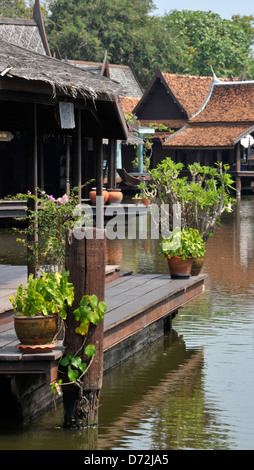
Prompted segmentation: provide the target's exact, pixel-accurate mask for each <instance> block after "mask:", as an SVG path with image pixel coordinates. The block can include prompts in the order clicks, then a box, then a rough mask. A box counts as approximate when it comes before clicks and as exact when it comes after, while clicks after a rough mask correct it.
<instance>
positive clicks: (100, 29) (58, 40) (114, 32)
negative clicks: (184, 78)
mask: <svg viewBox="0 0 254 470" xmlns="http://www.w3.org/2000/svg"><path fill="white" fill-rule="evenodd" d="M48 8H49V12H50V13H49V16H48V19H47V21H46V31H47V36H48V40H49V43H50V47H51V48H52V49H53V50H54V49H55V47H56V46H58V47H59V50H60V53H61V55H62V57H68V58H70V59H78V60H85V61H96V62H101V61H102V60H103V58H104V54H105V50H106V51H107V54H108V58H109V62H110V63H114V64H123V65H126V64H129V63H132V65H133V67H134V69H135V72H136V74H137V76H138V78H139V80H140V83H141V84H143V85H145V84H147V83H148V81H149V80H150V79H151V74H152V73H153V72H154V71H155V69H156V67H157V66H160V67H161V68H162V69H165V68H167V70H171V71H179V72H180V71H181V70H183V69H184V66H183V61H182V60H181V56H182V54H181V47H180V44H179V40H177V41H176V40H175V39H174V35H173V29H174V28H172V29H171V30H170V31H169V30H168V29H166V28H165V27H164V26H163V24H162V22H161V18H159V17H156V16H152V15H151V12H152V11H153V9H154V4H153V2H152V0H134V1H132V2H129V1H128V0H97V1H93V2H92V1H89V0H51V1H49V5H48Z"/></svg>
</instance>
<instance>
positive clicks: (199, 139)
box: [163, 124, 253, 148]
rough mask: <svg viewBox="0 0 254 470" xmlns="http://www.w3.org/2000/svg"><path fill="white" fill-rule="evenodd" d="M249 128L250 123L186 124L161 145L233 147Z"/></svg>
mask: <svg viewBox="0 0 254 470" xmlns="http://www.w3.org/2000/svg"><path fill="white" fill-rule="evenodd" d="M251 130H253V128H252V127H250V124H230V125H229V124H228V125H222V124H215V125H204V124H203V125H202V124H200V125H195V126H194V125H187V126H186V127H184V128H182V129H181V130H180V131H178V132H176V133H175V134H174V135H173V136H172V137H169V139H168V140H167V142H165V143H164V145H163V147H166V148H173V147H181V148H193V147H194V148H195V147H233V146H234V145H235V143H236V141H238V140H239V139H240V137H242V135H243V134H247V133H249V132H250V131H251Z"/></svg>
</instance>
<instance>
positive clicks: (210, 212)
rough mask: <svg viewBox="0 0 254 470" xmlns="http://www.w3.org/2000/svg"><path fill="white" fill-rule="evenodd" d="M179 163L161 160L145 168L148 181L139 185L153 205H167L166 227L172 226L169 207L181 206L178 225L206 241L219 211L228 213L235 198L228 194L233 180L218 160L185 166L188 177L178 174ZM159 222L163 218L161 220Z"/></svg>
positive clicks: (171, 209)
mask: <svg viewBox="0 0 254 470" xmlns="http://www.w3.org/2000/svg"><path fill="white" fill-rule="evenodd" d="M183 168H184V165H183V164H182V163H175V162H173V160H172V159H170V158H166V159H164V160H163V161H162V162H161V163H160V164H159V165H158V166H157V168H155V169H152V170H150V171H149V174H150V176H151V182H150V183H149V184H148V185H146V184H143V183H141V184H140V185H139V187H140V188H141V189H142V190H143V192H144V194H145V195H146V197H149V198H150V199H151V200H152V202H153V203H156V204H157V205H162V204H163V205H164V206H166V205H167V206H168V214H167V215H168V219H169V225H170V230H172V229H173V207H174V205H175V204H176V205H179V206H180V207H181V226H182V228H193V229H197V230H198V231H199V233H200V234H201V235H202V236H203V238H204V240H205V241H207V239H208V237H209V236H210V235H211V234H213V232H214V230H215V228H216V224H218V223H219V220H220V217H221V215H222V214H223V212H225V211H226V212H230V211H231V210H232V206H233V204H234V203H235V199H233V198H232V197H231V196H230V191H231V190H233V189H234V188H233V180H232V178H231V176H230V174H229V173H228V170H229V166H228V165H223V164H222V163H221V162H218V163H217V164H216V166H215V167H209V166H202V165H200V164H199V163H194V164H193V165H188V169H189V171H190V174H191V180H188V179H187V177H182V176H181V175H180V172H181V170H182V169H183ZM162 222H163V221H162Z"/></svg>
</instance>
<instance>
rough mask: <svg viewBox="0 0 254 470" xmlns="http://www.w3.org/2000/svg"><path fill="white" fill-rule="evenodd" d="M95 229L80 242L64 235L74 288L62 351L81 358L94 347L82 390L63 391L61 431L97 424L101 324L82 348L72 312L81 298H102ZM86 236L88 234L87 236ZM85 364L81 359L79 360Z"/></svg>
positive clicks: (101, 253)
mask: <svg viewBox="0 0 254 470" xmlns="http://www.w3.org/2000/svg"><path fill="white" fill-rule="evenodd" d="M91 232H92V235H93V238H91ZM100 232H101V231H99V230H97V229H95V228H86V229H84V232H83V233H84V235H85V236H84V238H82V239H77V238H75V236H74V234H73V232H72V231H70V230H69V231H68V232H67V239H66V263H65V267H66V269H67V270H69V271H70V281H71V282H72V283H73V284H74V289H75V301H74V304H73V306H72V307H71V309H70V308H69V309H68V314H67V320H66V335H65V342H64V344H65V347H66V351H67V353H68V351H73V352H74V351H78V350H79V349H80V348H81V351H79V354H78V355H79V356H81V357H82V355H84V348H85V346H87V345H89V344H93V345H95V350H96V352H95V355H94V358H93V362H92V364H91V367H90V368H89V370H88V373H87V374H86V375H85V376H84V377H83V386H82V389H80V388H79V387H78V386H77V385H67V386H64V387H63V403H64V427H66V428H69V427H72V426H75V427H78V428H84V427H87V426H92V425H96V424H98V407H99V399H100V391H101V387H102V379H103V331H104V322H103V321H102V322H100V323H99V324H98V325H96V326H95V325H91V326H90V327H89V331H88V334H87V338H86V341H85V345H83V341H84V337H83V336H81V335H78V334H76V333H75V328H76V327H77V322H76V320H75V318H74V315H73V313H72V312H73V311H74V310H75V309H76V308H78V306H79V302H80V300H81V298H82V297H83V295H84V294H90V295H91V294H95V295H97V297H98V300H99V301H101V300H104V296H105V231H104V230H102V233H100ZM87 234H89V235H88V236H87ZM83 360H84V362H86V360H85V357H83Z"/></svg>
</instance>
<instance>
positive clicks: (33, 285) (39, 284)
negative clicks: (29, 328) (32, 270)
mask: <svg viewBox="0 0 254 470" xmlns="http://www.w3.org/2000/svg"><path fill="white" fill-rule="evenodd" d="M68 278H69V271H63V272H62V273H60V272H56V273H54V274H53V273H51V274H50V273H44V274H43V275H42V276H40V277H36V278H35V277H34V276H33V274H30V276H29V277H28V281H27V284H26V286H25V287H24V286H23V285H22V284H20V286H19V287H18V289H17V293H16V295H14V296H10V297H9V300H10V302H11V304H12V306H13V309H14V312H15V314H18V315H21V316H31V317H34V316H37V315H45V316H47V315H49V314H52V313H56V314H59V315H60V316H61V317H62V318H63V319H65V318H66V308H67V306H71V305H72V303H73V301H74V287H73V284H72V283H70V282H69V281H68Z"/></svg>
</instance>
